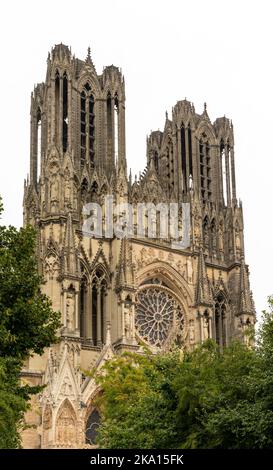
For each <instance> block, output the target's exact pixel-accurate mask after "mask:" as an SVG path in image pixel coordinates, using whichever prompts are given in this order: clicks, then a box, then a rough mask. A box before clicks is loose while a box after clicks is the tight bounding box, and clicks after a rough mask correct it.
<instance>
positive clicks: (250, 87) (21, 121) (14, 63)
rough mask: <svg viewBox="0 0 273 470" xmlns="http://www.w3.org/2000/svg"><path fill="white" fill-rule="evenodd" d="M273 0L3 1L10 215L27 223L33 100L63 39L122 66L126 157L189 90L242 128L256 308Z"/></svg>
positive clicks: (268, 220)
mask: <svg viewBox="0 0 273 470" xmlns="http://www.w3.org/2000/svg"><path fill="white" fill-rule="evenodd" d="M272 3H273V2H272V1H266V0H260V1H259V2H258V1H255V2H254V1H243V0H236V1H233V0H229V1H223V0H215V1H214V0H206V1H204V0H195V1H189V0H187V1H185V0H178V1H177V0H168V1H161V0H157V1H155V0H146V1H143V0H137V1H132V0H130V1H129V0H127V1H125V0H116V1H113V0H112V1H110V0H104V1H103V2H100V1H94V0H87V1H85V0H78V1H77V2H74V1H73V2H70V1H69V0H66V1H63V0H58V1H57V0H54V1H52V0H47V1H40V0H35V1H33V0H27V1H19V0H18V1H12V0H10V1H9V2H1V7H0V14H1V29H0V49H1V61H2V66H1V74H0V81H1V84H0V94H1V95H0V103H1V108H0V109H1V111H0V129H1V154H0V155H1V156H0V159H1V160H0V161H1V166H0V168H1V173H0V194H1V195H2V196H3V199H4V206H5V213H4V217H3V220H4V223H6V224H13V225H16V226H20V225H21V224H22V198H23V180H24V178H25V177H26V174H27V172H28V169H29V105H30V93H31V91H32V89H33V85H34V83H37V82H41V81H44V79H45V72H46V58H47V53H48V51H49V50H50V49H51V47H52V46H53V45H54V44H57V43H60V42H63V43H64V44H67V45H69V46H71V47H72V52H73V53H75V55H76V56H77V57H79V58H82V59H84V58H85V57H86V53H87V47H88V46H90V47H91V54H92V59H93V62H94V64H95V66H96V69H97V72H98V73H101V71H102V67H103V66H104V65H110V64H112V63H113V64H114V65H117V66H119V67H121V68H122V71H123V73H124V75H125V81H126V97H127V104H126V130H127V159H128V166H130V167H132V169H133V171H134V172H138V171H139V170H141V169H143V167H144V166H145V158H146V157H145V155H146V153H145V150H146V149H145V139H146V134H148V133H149V131H150V130H151V129H158V128H161V129H162V127H163V124H164V118H165V111H166V110H168V111H169V113H171V108H172V106H173V105H174V104H175V103H176V101H177V100H180V99H184V98H185V97H186V98H187V99H188V100H190V101H192V102H194V104H195V109H196V111H197V112H198V113H199V112H202V109H203V103H204V101H206V102H207V109H208V113H209V116H210V118H211V120H212V121H214V120H215V118H216V117H219V116H223V115H224V114H225V115H226V116H227V117H229V118H231V119H232V120H233V123H234V131H235V158H236V170H237V194H238V196H239V197H240V198H241V199H242V201H243V208H244V222H245V247H246V261H247V262H248V263H249V265H250V272H251V286H252V289H253V292H254V299H255V302H256V307H257V312H258V313H259V312H260V311H261V310H262V309H264V308H265V307H266V305H267V296H268V295H270V294H272V293H273V279H272V276H271V267H272V261H273V252H272V247H271V244H272V226H273V222H272V205H273V200H272V191H273V180H272V169H273V162H272V160H273V153H272V146H271V138H272V126H273V118H272V110H273V93H272V87H273V67H272V62H273V51H272V46H273V38H272V36H273V32H272V31H273V28H272V5H271V4H272Z"/></svg>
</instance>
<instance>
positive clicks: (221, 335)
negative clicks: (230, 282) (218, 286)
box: [215, 293, 227, 348]
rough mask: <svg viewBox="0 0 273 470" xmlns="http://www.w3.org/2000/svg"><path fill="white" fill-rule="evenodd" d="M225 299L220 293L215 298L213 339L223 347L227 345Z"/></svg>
mask: <svg viewBox="0 0 273 470" xmlns="http://www.w3.org/2000/svg"><path fill="white" fill-rule="evenodd" d="M226 310H227V309H226V299H225V297H224V295H223V294H222V293H220V294H218V296H217V297H216V300H215V340H216V343H217V344H218V345H219V346H220V348H223V347H225V346H227V315H226Z"/></svg>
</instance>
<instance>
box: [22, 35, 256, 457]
mask: <svg viewBox="0 0 273 470" xmlns="http://www.w3.org/2000/svg"><path fill="white" fill-rule="evenodd" d="M106 195H111V196H112V198H113V201H114V203H115V204H124V203H130V204H131V205H132V207H133V212H132V213H133V221H132V222H133V223H132V226H133V234H132V236H130V237H125V238H119V237H117V236H115V235H113V236H108V235H106V234H104V233H103V234H102V237H100V238H96V237H89V236H86V234H85V232H84V231H83V230H82V227H83V222H84V214H83V208H84V207H85V206H86V204H88V203H92V202H96V203H97V204H99V205H100V206H101V207H102V214H103V217H105V197H106ZM182 202H183V203H188V204H189V207H190V243H189V246H188V247H187V248H184V249H179V248H178V247H176V246H175V245H174V244H173V243H172V241H173V240H172V237H171V235H167V236H165V237H164V238H162V237H160V236H159V235H158V234H157V235H156V236H155V237H153V238H151V237H149V225H150V223H151V221H150V219H149V217H147V216H144V221H143V222H144V228H145V230H144V233H143V234H142V236H141V237H140V236H139V235H138V234H137V223H138V219H137V214H136V207H137V205H138V204H140V203H143V204H154V206H155V219H156V220H155V222H156V223H157V221H158V217H159V216H160V214H159V213H158V212H159V211H158V207H159V205H160V204H162V203H164V204H170V203H178V204H179V205H181V203H182ZM120 215H122V214H116V217H117V218H119V216H120ZM178 219H179V223H180V224H181V220H180V215H179V216H178ZM24 223H25V224H32V225H33V226H34V227H35V228H36V230H37V240H38V243H37V257H38V263H39V269H40V271H41V274H42V275H43V278H44V280H45V283H44V285H43V290H44V292H45V293H46V294H47V295H48V296H49V297H50V298H51V300H52V303H53V308H54V309H55V310H56V311H60V312H61V315H62V327H61V329H60V332H59V334H60V342H59V343H58V344H57V345H54V346H52V348H49V350H47V351H46V352H45V353H44V355H43V357H37V356H35V357H33V358H30V359H29V361H28V363H26V364H25V369H24V371H23V375H24V376H25V378H26V379H27V380H29V381H31V382H33V383H40V384H42V383H43V384H46V385H47V387H46V388H45V389H44V391H43V395H42V397H41V399H40V401H39V402H37V403H36V404H34V405H33V409H32V411H31V412H29V415H28V420H29V422H30V423H31V424H35V425H36V428H29V429H27V430H25V431H24V436H23V437H24V445H25V447H42V448H57V447H63V448H68V447H70V448H72V447H74V448H82V447H89V446H92V445H94V444H95V441H96V429H97V427H98V425H99V420H100V411H99V410H98V409H97V408H96V407H95V404H94V398H95V396H96V394H97V393H99V392H98V390H97V388H96V384H95V383H94V381H93V380H92V378H91V377H90V376H88V375H87V376H85V374H84V373H83V371H85V370H90V369H91V368H100V367H101V365H102V364H103V363H104V361H105V360H107V359H108V358H110V357H112V356H113V355H114V354H120V353H121V352H122V351H124V350H132V351H136V352H141V351H143V345H145V346H146V347H148V348H149V349H150V350H151V351H152V352H154V353H158V352H160V351H168V350H172V349H173V348H181V349H192V348H194V346H195V345H196V344H198V343H200V342H202V341H204V340H206V339H207V338H213V339H214V340H215V341H216V342H217V343H218V344H219V347H220V348H223V347H224V346H226V345H228V344H229V342H230V341H231V339H232V338H241V339H242V340H246V339H245V335H244V332H245V330H246V328H247V327H248V326H249V325H251V324H253V323H254V322H255V309H254V303H253V299H252V294H251V291H250V286H249V272H248V267H247V265H246V264H245V252H244V232H243V215H242V206H241V204H238V201H237V196H236V181H235V165H234V136H233V126H232V123H231V121H230V120H229V119H227V118H226V117H222V118H218V119H216V121H215V122H214V123H212V122H211V121H210V118H209V116H208V113H207V109H206V105H205V106H204V110H203V111H202V113H201V114H198V113H196V111H195V108H194V106H193V104H192V103H190V102H189V101H187V100H182V101H178V102H177V103H176V105H175V106H174V107H173V109H172V115H171V116H170V117H169V116H168V115H167V113H166V120H165V127H164V130H163V132H161V131H155V132H152V133H151V134H150V136H149V137H148V139H147V166H146V168H145V170H144V171H143V172H142V173H141V175H140V177H139V178H138V179H137V178H136V179H135V180H133V179H132V177H131V175H130V176H129V177H128V176H127V163H126V152H125V84H124V78H123V76H122V73H121V71H120V69H118V68H117V67H115V66H113V65H111V66H107V67H105V68H104V69H103V72H102V74H101V75H98V73H97V72H96V69H95V67H94V64H93V62H92V59H91V55H90V50H88V54H87V57H86V60H84V61H82V60H79V59H77V58H75V56H72V54H71V50H70V49H69V48H68V47H67V46H65V45H63V44H60V45H57V46H55V47H54V48H53V49H52V51H51V54H49V56H48V60H47V74H46V80H45V82H44V83H40V84H38V85H37V86H36V87H35V89H34V91H33V93H32V95H31V148H30V172H29V177H28V179H27V181H26V182H25V191H24ZM35 410H36V411H37V410H38V411H37V412H36V411H35Z"/></svg>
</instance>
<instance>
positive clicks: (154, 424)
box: [97, 353, 179, 449]
mask: <svg viewBox="0 0 273 470" xmlns="http://www.w3.org/2000/svg"><path fill="white" fill-rule="evenodd" d="M178 365H179V361H178V356H177V355H176V354H175V355H166V356H151V355H145V356H140V355H137V354H130V353H126V354H123V355H122V356H120V357H116V358H114V359H113V360H112V361H110V362H108V363H106V365H105V366H104V368H103V370H102V373H101V374H100V375H99V376H98V377H97V381H98V383H99V384H100V386H101V387H102V389H103V394H102V395H101V397H100V399H99V401H98V405H99V407H100V408H101V410H102V414H103V416H104V420H103V424H102V426H101V428H100V436H99V443H100V445H101V446H102V447H107V448H112V449H114V448H143V449H146V448H156V447H157V448H166V447H174V446H175V443H176V438H177V437H176V431H175V426H174V413H175V407H174V403H175V399H174V392H173V389H172V386H171V384H172V382H173V380H174V377H175V375H176V372H177V369H178Z"/></svg>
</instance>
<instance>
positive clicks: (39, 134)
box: [37, 108, 42, 181]
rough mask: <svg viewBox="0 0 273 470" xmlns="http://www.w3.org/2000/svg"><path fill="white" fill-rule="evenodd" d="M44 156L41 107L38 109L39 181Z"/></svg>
mask: <svg viewBox="0 0 273 470" xmlns="http://www.w3.org/2000/svg"><path fill="white" fill-rule="evenodd" d="M41 158H42V115H41V109H40V108H38V109H37V181H39V178H40V171H41Z"/></svg>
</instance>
